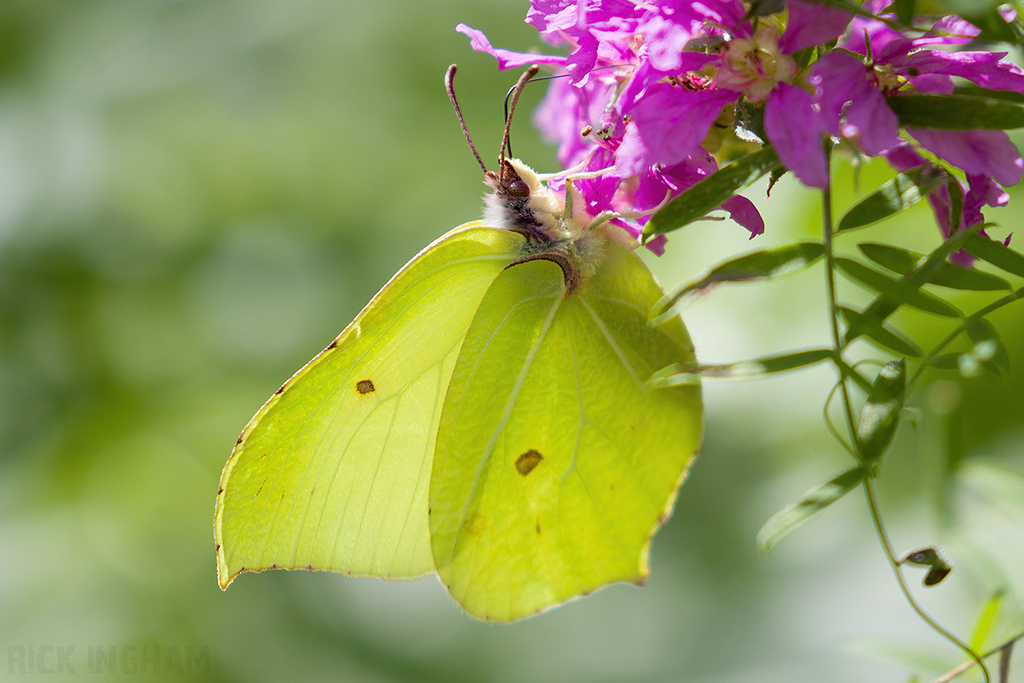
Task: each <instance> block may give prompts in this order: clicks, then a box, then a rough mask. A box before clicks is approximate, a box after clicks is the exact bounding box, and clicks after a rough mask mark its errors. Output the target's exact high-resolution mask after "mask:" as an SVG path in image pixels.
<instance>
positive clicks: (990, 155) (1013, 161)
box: [907, 128, 1024, 185]
mask: <svg viewBox="0 0 1024 683" xmlns="http://www.w3.org/2000/svg"><path fill="white" fill-rule="evenodd" d="M907 132H908V133H910V134H911V135H913V136H914V138H916V139H917V141H918V142H919V143H920V144H921V146H922V147H924V148H925V149H928V150H930V151H931V152H934V153H935V154H936V155H938V156H939V157H941V158H943V159H945V160H946V161H948V162H949V163H951V164H953V165H954V166H958V167H960V168H962V169H963V170H964V171H966V172H967V173H968V174H971V175H987V176H992V177H993V178H995V179H996V180H997V181H998V182H1000V183H1002V184H1003V185H1015V184H1017V183H1018V182H1020V179H1021V175H1022V171H1024V160H1022V159H1021V156H1020V152H1018V151H1017V147H1016V146H1015V145H1014V144H1013V143H1012V142H1010V136H1009V135H1007V134H1006V133H1005V132H1003V131H1001V130H931V129H927V128H913V129H910V128H908V129H907Z"/></svg>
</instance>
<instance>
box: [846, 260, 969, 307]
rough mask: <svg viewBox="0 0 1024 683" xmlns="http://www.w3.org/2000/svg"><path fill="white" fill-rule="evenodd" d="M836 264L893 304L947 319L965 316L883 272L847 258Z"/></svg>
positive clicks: (944, 302) (934, 297)
mask: <svg viewBox="0 0 1024 683" xmlns="http://www.w3.org/2000/svg"><path fill="white" fill-rule="evenodd" d="M835 264H836V265H837V266H838V267H839V269H840V270H841V271H843V272H844V273H845V274H846V275H848V276H849V277H851V278H853V279H854V280H857V281H858V282H860V283H862V284H864V285H867V286H868V287H870V288H871V289H874V290H875V291H877V292H879V293H880V294H882V295H884V296H885V297H886V299H888V300H889V301H890V302H892V303H895V304H898V305H899V304H904V303H905V304H907V305H909V306H913V307H914V308H918V309H921V310H922V311H927V312H928V313H934V314H936V315H941V316H945V317H947V318H961V317H963V314H962V313H961V312H960V311H958V310H957V309H956V307H955V306H953V305H952V304H950V303H948V302H946V301H943V300H942V299H940V298H938V297H936V296H933V295H931V294H926V293H925V292H920V291H914V290H911V289H909V288H908V287H906V286H905V285H904V284H902V283H901V282H899V281H897V280H895V279H893V278H891V277H889V276H888V275H886V274H885V273H883V272H881V271H878V270H875V269H873V268H869V267H867V266H865V265H864V264H863V263H859V262H857V261H853V260H851V259H847V258H837V259H835Z"/></svg>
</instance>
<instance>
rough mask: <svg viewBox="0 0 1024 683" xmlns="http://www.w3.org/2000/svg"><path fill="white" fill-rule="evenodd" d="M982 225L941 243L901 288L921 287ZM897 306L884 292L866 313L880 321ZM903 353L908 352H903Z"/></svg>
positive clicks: (852, 332) (851, 333)
mask: <svg viewBox="0 0 1024 683" xmlns="http://www.w3.org/2000/svg"><path fill="white" fill-rule="evenodd" d="M958 187H959V186H958ZM981 227H982V226H981V225H980V224H979V225H976V226H972V227H970V228H968V229H967V230H961V231H960V232H958V233H956V234H954V235H953V236H952V237H950V238H949V239H947V240H946V241H945V242H943V243H942V244H940V245H939V246H938V248H936V249H935V251H933V252H932V253H930V254H928V257H927V258H926V259H925V260H924V263H922V264H920V265H919V266H918V267H917V268H915V269H914V270H912V271H911V272H909V273H907V274H906V275H904V276H903V277H902V278H901V279H900V287H901V289H902V288H904V287H905V288H907V289H908V290H911V291H913V290H917V289H920V288H921V287H922V286H923V285H924V284H925V283H926V282H928V278H930V277H931V276H932V273H934V272H935V271H936V270H938V269H939V268H940V267H941V266H942V264H943V263H944V262H945V260H946V258H948V257H949V255H950V254H952V253H953V252H954V251H956V250H957V249H959V248H960V247H961V246H962V245H963V244H964V243H965V242H966V241H967V239H968V238H970V237H972V236H973V235H974V234H975V231H976V230H978V229H980V228H981ZM897 308H899V303H896V302H893V301H890V300H889V298H888V297H887V295H885V294H882V295H880V296H879V297H878V298H876V299H875V300H874V301H872V302H871V305H870V306H868V307H867V309H865V311H864V315H866V316H868V318H869V319H870V320H872V321H876V322H879V323H880V322H881V321H884V320H885V319H886V318H888V317H889V316H890V315H892V313H893V311H895V310H896V309H897ZM859 334H861V333H860V332H859V331H858V330H856V329H851V330H848V331H847V337H846V341H847V343H849V342H850V341H852V340H853V339H855V338H856V337H857V335H859ZM901 355H908V354H906V353H902V354H901Z"/></svg>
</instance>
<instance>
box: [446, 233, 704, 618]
mask: <svg viewBox="0 0 1024 683" xmlns="http://www.w3.org/2000/svg"><path fill="white" fill-rule="evenodd" d="M606 251H607V254H606V257H605V260H604V262H603V264H602V265H601V267H600V268H599V269H598V271H597V273H595V274H594V276H593V277H591V278H590V279H589V281H588V283H587V284H585V285H584V286H583V287H582V288H581V289H580V290H578V291H576V292H574V293H572V294H569V295H566V285H565V282H564V278H563V271H562V270H561V268H560V267H559V266H558V265H556V264H555V263H554V262H552V261H547V260H535V261H528V262H525V263H520V264H516V265H513V266H511V267H510V268H509V269H507V270H506V271H504V272H503V273H501V274H500V275H499V276H498V277H497V278H496V279H495V281H494V283H493V284H492V285H491V287H490V289H489V290H488V292H487V294H486V295H485V296H484V297H483V300H482V301H481V303H480V306H479V309H478V310H477V313H476V316H475V317H474V320H473V323H472V325H471V326H470V328H469V331H468V333H467V335H466V339H465V342H464V344H463V346H462V351H461V353H460V356H459V359H458V361H457V363H456V366H455V369H454V372H453V376H452V380H451V383H450V384H449V391H448V396H447V398H446V400H445V404H444V409H443V412H442V416H441V423H440V427H439V431H438V438H437V447H436V449H435V455H434V467H433V472H432V475H431V485H430V514H429V518H430V533H431V542H432V549H433V555H434V562H435V565H436V568H437V571H438V573H439V575H440V577H441V580H442V582H444V584H445V585H446V587H447V588H448V590H449V592H450V593H451V594H452V596H453V598H454V599H455V600H456V601H457V602H458V603H459V604H460V605H461V606H462V607H463V608H464V609H465V610H466V611H467V612H469V613H470V614H472V615H474V616H476V617H478V618H482V619H487V620H494V621H510V620H513V619H517V618H520V617H523V616H528V615H530V614H534V613H536V612H538V611H541V610H543V609H545V608H547V607H549V606H551V605H554V604H558V603H559V602H562V601H564V600H567V599H569V598H571V597H573V596H576V595H581V594H584V593H587V592H590V591H592V590H594V589H596V588H598V587H600V586H603V585H605V584H607V583H610V582H613V581H618V580H631V581H641V580H643V579H644V578H645V577H646V574H647V566H646V557H647V548H648V544H649V541H650V537H651V535H652V533H653V532H654V531H655V530H656V529H657V527H658V526H659V524H660V522H661V521H662V520H663V517H664V516H665V514H666V512H667V511H670V510H671V505H672V502H673V500H674V496H675V490H676V488H677V486H678V484H679V483H680V481H681V479H682V477H683V475H684V474H685V472H686V469H687V467H688V466H689V463H690V462H691V461H692V459H693V457H694V455H695V454H696V450H697V448H698V445H699V443H700V437H701V429H702V420H701V403H700V400H701V399H700V389H699V387H676V388H672V389H647V388H646V387H645V385H644V382H645V381H646V380H647V378H648V377H650V375H651V374H652V373H653V372H654V371H655V370H658V369H660V368H662V367H665V366H666V365H670V364H672V363H677V362H686V361H688V360H692V358H693V351H692V344H691V342H690V339H689V337H688V335H687V334H686V331H685V328H684V327H683V326H682V324H681V322H679V321H671V322H669V323H668V324H666V325H664V326H661V327H658V328H649V327H647V325H646V319H647V314H648V311H649V310H650V308H651V306H652V305H653V304H654V303H655V302H656V301H657V300H658V299H659V298H660V297H661V296H662V290H661V289H660V287H659V286H658V285H657V283H656V282H655V281H654V278H653V276H652V275H651V274H650V272H649V271H648V270H647V268H646V266H644V265H643V263H642V262H641V261H640V260H639V258H637V257H636V255H635V254H632V253H630V252H627V251H625V250H623V249H621V248H619V247H617V246H615V245H614V243H611V242H609V243H608V244H607V246H606Z"/></svg>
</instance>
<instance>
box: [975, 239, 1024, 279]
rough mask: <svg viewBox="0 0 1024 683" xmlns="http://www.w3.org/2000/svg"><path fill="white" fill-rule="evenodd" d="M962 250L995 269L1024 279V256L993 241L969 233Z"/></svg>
mask: <svg viewBox="0 0 1024 683" xmlns="http://www.w3.org/2000/svg"><path fill="white" fill-rule="evenodd" d="M964 249H966V250H967V252H968V253H969V254H971V255H972V256H977V257H978V258H980V259H981V260H982V261H988V262H989V263H991V264H992V265H993V266H995V267H996V268H1001V269H1002V270H1005V271H1006V272H1007V273H1012V274H1014V275H1019V276H1020V277H1024V256H1021V255H1020V254H1019V253H1018V252H1016V251H1014V250H1013V249H1010V248H1009V247H1005V246H1003V245H1002V244H1001V243H999V242H996V241H995V240H991V239H989V238H987V237H983V236H982V235H979V234H977V233H971V234H970V235H969V236H968V237H967V239H966V240H965V241H964Z"/></svg>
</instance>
